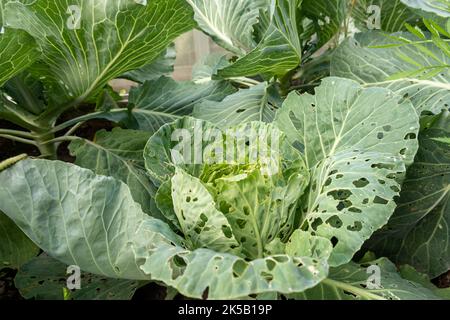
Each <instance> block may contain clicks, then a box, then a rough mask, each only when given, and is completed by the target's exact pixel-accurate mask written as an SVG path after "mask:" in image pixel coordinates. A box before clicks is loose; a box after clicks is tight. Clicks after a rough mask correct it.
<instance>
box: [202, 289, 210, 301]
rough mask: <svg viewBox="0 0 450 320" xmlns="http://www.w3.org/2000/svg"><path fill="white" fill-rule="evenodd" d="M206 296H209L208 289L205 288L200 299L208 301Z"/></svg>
mask: <svg viewBox="0 0 450 320" xmlns="http://www.w3.org/2000/svg"><path fill="white" fill-rule="evenodd" d="M208 295H209V287H206V289H205V290H204V291H203V294H202V299H203V300H208Z"/></svg>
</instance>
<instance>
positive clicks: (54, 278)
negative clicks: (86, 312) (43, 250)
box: [15, 254, 139, 300]
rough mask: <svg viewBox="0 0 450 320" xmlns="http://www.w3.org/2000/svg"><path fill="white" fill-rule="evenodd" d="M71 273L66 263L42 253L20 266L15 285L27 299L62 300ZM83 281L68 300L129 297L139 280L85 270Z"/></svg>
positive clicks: (124, 298) (120, 298)
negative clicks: (107, 276) (105, 275)
mask: <svg viewBox="0 0 450 320" xmlns="http://www.w3.org/2000/svg"><path fill="white" fill-rule="evenodd" d="M70 276H71V274H70V273H69V274H68V273H67V265H65V264H63V263H61V262H59V261H57V260H55V259H53V258H51V257H49V256H47V255H46V254H41V255H40V256H39V257H37V258H34V259H33V260H31V261H30V262H28V263H27V264H25V265H24V266H23V267H22V268H20V270H19V272H18V273H17V276H16V278H15V285H16V287H17V288H18V289H19V291H20V294H21V295H22V296H23V297H24V298H25V299H36V300H63V299H64V291H63V290H64V288H67V280H68V278H69V277H70ZM80 285H81V289H78V290H73V291H71V292H70V295H69V300H130V299H131V298H132V297H133V295H134V293H135V291H136V289H137V288H138V286H139V282H138V281H133V280H121V279H111V278H106V277H101V276H97V275H93V274H90V273H85V272H82V273H81V283H80Z"/></svg>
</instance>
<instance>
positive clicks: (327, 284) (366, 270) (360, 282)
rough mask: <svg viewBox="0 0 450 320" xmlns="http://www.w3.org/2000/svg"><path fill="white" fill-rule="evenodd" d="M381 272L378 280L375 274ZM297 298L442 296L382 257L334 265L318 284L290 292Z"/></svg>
mask: <svg viewBox="0 0 450 320" xmlns="http://www.w3.org/2000/svg"><path fill="white" fill-rule="evenodd" d="M377 276H379V281H378V280H376V277H377ZM288 298H292V299H298V300H439V299H440V297H439V296H438V295H436V294H435V293H434V292H433V291H432V290H431V289H430V288H429V287H428V286H424V285H422V284H421V283H420V282H419V283H418V282H415V281H410V280H406V279H403V278H402V277H401V275H400V274H399V273H398V271H397V268H396V266H395V265H394V264H393V263H392V262H390V261H389V260H387V259H386V258H381V259H378V260H375V261H371V262H367V263H363V264H357V263H354V262H351V263H349V264H346V265H343V266H340V267H338V268H332V269H331V270H330V275H329V277H328V278H327V279H326V280H324V281H323V282H322V283H321V284H320V285H318V286H317V287H315V288H313V289H310V290H306V291H305V292H303V293H299V294H295V295H292V296H289V297H288Z"/></svg>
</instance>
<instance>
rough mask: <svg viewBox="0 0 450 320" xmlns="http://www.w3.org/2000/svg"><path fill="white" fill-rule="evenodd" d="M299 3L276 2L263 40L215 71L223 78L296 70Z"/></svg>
mask: <svg viewBox="0 0 450 320" xmlns="http://www.w3.org/2000/svg"><path fill="white" fill-rule="evenodd" d="M300 4H301V0H292V1H288V0H276V2H275V8H274V13H273V15H272V17H271V23H270V25H269V27H268V29H267V31H266V34H265V35H264V37H263V39H262V41H261V42H260V43H259V44H258V45H257V46H256V47H255V48H254V49H253V50H252V51H251V52H249V53H248V54H247V55H245V56H244V57H242V58H240V59H238V60H237V61H236V62H235V63H234V64H232V65H230V66H229V67H226V68H224V69H221V70H219V71H218V75H219V76H220V77H223V78H232V77H241V76H256V75H259V74H263V75H270V76H271V75H275V76H283V75H285V74H286V73H287V72H289V71H290V70H292V69H294V68H296V67H297V66H298V65H299V64H300V62H301V57H302V46H301V42H300V30H299V29H298V19H300V17H299V16H298V9H299V6H300Z"/></svg>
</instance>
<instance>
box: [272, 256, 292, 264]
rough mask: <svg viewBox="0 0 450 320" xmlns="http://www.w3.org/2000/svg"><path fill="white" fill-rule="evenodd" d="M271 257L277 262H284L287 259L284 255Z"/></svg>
mask: <svg viewBox="0 0 450 320" xmlns="http://www.w3.org/2000/svg"><path fill="white" fill-rule="evenodd" d="M272 259H273V260H275V261H276V262H278V263H286V262H288V261H289V258H288V257H286V256H274V257H272Z"/></svg>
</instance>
